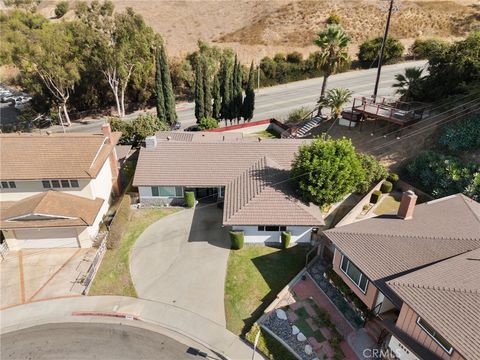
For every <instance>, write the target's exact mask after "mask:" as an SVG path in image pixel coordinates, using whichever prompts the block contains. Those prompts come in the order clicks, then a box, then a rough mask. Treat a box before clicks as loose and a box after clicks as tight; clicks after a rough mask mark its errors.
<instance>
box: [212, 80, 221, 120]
mask: <svg viewBox="0 0 480 360" xmlns="http://www.w3.org/2000/svg"><path fill="white" fill-rule="evenodd" d="M212 98H213V105H212V117H213V118H214V119H217V120H219V119H220V111H221V109H222V94H221V92H220V74H216V75H215V77H214V78H213V87H212Z"/></svg>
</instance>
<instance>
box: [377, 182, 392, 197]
mask: <svg viewBox="0 0 480 360" xmlns="http://www.w3.org/2000/svg"><path fill="white" fill-rule="evenodd" d="M392 189H393V184H392V183H391V182H390V181H386V180H385V181H384V182H383V183H382V186H380V191H381V192H382V193H384V194H386V193H389V192H390V191H392Z"/></svg>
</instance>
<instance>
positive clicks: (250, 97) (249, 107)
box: [242, 61, 255, 121]
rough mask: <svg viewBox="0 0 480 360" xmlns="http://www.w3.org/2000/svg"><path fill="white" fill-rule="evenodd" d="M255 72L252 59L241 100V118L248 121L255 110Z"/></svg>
mask: <svg viewBox="0 0 480 360" xmlns="http://www.w3.org/2000/svg"><path fill="white" fill-rule="evenodd" d="M254 88H255V74H254V69H253V61H252V64H251V65H250V71H249V72H248V82H247V85H246V87H245V99H244V100H243V106H242V115H243V119H244V120H246V121H250V120H251V119H252V118H253V111H254V110H255V90H254Z"/></svg>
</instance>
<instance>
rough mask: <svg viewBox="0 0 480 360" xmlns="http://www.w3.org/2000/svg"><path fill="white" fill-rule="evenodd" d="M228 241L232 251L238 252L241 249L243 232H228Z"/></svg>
mask: <svg viewBox="0 0 480 360" xmlns="http://www.w3.org/2000/svg"><path fill="white" fill-rule="evenodd" d="M229 233H230V241H231V242H232V249H234V250H240V249H241V248H243V243H244V238H245V236H244V234H243V231H230V232H229Z"/></svg>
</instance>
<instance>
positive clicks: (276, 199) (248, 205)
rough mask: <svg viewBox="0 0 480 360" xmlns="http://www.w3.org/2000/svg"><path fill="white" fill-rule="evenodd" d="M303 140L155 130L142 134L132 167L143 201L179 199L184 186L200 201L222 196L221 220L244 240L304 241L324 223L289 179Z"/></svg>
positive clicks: (169, 202) (174, 202) (172, 201)
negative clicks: (141, 144)
mask: <svg viewBox="0 0 480 360" xmlns="http://www.w3.org/2000/svg"><path fill="white" fill-rule="evenodd" d="M307 141H308V140H294V139H283V140H280V139H278V140H277V139H260V138H243V136H242V135H241V134H239V135H238V134H237V135H235V134H234V133H229V134H228V135H227V136H226V134H224V133H216V132H211V133H203V132H202V133H200V132H197V133H185V132H183V133H179V132H167V133H166V132H162V133H158V134H157V135H156V136H154V137H149V138H147V139H146V142H145V144H146V145H145V147H144V148H142V149H141V150H140V155H139V159H138V163H137V168H136V171H135V177H134V180H133V185H134V186H136V187H138V191H139V197H140V202H141V204H143V205H181V204H183V202H184V200H183V198H184V192H185V191H190V190H191V191H194V192H195V194H196V198H197V200H199V201H202V200H203V201H207V200H216V199H222V200H223V201H224V205H223V209H224V210H223V225H224V226H230V227H231V228H232V229H234V230H238V231H243V232H244V234H245V241H246V242H250V243H271V242H273V243H278V242H279V241H280V237H281V232H282V231H285V230H288V231H290V232H291V234H292V242H303V243H308V242H309V241H310V239H311V233H312V230H313V229H318V228H319V227H322V226H323V225H324V224H325V223H324V220H323V216H322V213H321V211H320V209H319V208H318V206H316V205H314V204H307V203H305V202H303V201H302V200H301V199H300V198H299V197H298V195H297V193H296V191H295V188H294V185H293V183H292V182H291V181H290V168H291V164H292V161H293V159H294V155H295V153H296V152H297V151H298V148H299V146H301V145H302V144H305V143H306V142H307Z"/></svg>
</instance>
